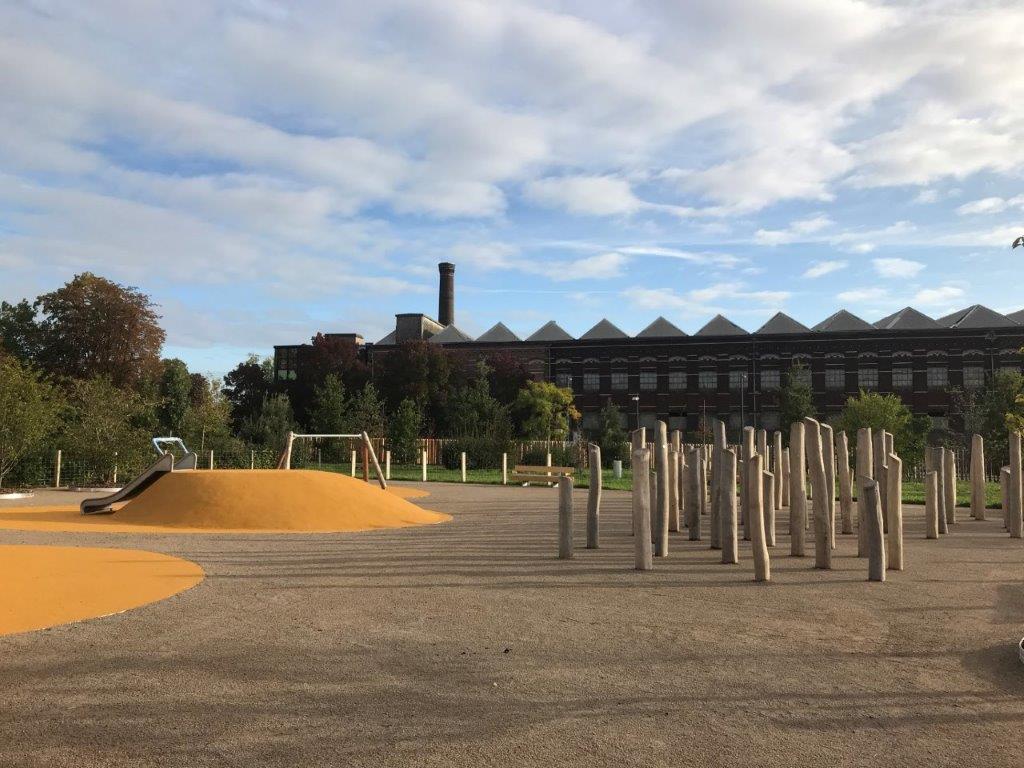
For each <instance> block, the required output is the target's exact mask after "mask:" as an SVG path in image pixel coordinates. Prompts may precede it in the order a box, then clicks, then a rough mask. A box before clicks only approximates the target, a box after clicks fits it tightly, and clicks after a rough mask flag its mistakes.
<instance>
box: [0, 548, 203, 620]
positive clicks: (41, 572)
mask: <svg viewBox="0 0 1024 768" xmlns="http://www.w3.org/2000/svg"><path fill="white" fill-rule="evenodd" d="M0 579H2V580H3V585H4V588H3V589H2V590H0V635H10V634H14V633H15V632H29V631H31V630H34V629H43V628H45V627H52V626H55V625H57V624H66V623H68V622H71V621H81V620H83V619H92V618H96V617H98V616H108V615H110V614H112V613H120V612H121V611H126V610H128V609H129V608H137V607H139V606H140V605H146V604H147V603H153V602H156V601H157V600H164V599H166V598H168V597H170V596H171V595H175V594H177V593H178V592H183V591H184V590H186V589H189V588H190V587H194V586H195V585H196V584H198V583H199V582H200V581H202V580H203V569H202V568H200V567H199V566H198V565H196V564H195V563H193V562H190V561H188V560H181V559H179V558H177V557H171V556H170V555H161V554H158V553H156V552H144V551H142V550H138V549H93V548H91V547H89V548H87V547H30V546H20V545H18V546H15V545H0Z"/></svg>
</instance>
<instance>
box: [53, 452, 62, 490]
mask: <svg viewBox="0 0 1024 768" xmlns="http://www.w3.org/2000/svg"><path fill="white" fill-rule="evenodd" d="M60 463H61V450H60V448H58V449H57V459H56V461H55V462H54V465H53V487H54V488H60Z"/></svg>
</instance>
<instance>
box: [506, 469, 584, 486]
mask: <svg viewBox="0 0 1024 768" xmlns="http://www.w3.org/2000/svg"><path fill="white" fill-rule="evenodd" d="M575 471H576V468H575V467H530V466H525V465H517V466H516V468H515V471H514V472H512V476H511V477H510V478H509V480H511V481H512V482H513V483H548V484H550V483H557V482H558V478H560V477H572V473H573V472H575Z"/></svg>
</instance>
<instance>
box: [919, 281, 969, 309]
mask: <svg viewBox="0 0 1024 768" xmlns="http://www.w3.org/2000/svg"><path fill="white" fill-rule="evenodd" d="M963 296H964V289H963V288H958V287H957V286H954V285H943V286H940V287H938V288H922V289H921V290H919V291H918V292H917V293H915V294H914V299H913V302H914V303H915V304H922V305H935V304H939V305H945V304H946V303H947V302H950V301H953V300H954V299H960V298H963Z"/></svg>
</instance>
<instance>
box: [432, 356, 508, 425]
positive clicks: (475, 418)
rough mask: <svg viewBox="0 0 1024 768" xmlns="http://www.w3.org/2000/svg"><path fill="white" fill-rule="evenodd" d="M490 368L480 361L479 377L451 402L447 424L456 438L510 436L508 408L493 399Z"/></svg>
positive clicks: (457, 389)
mask: <svg viewBox="0 0 1024 768" xmlns="http://www.w3.org/2000/svg"><path fill="white" fill-rule="evenodd" d="M490 374H491V368H490V366H489V365H488V364H487V363H486V362H485V361H483V360H479V361H477V364H476V376H475V377H474V378H473V379H471V380H470V381H468V382H466V384H465V385H463V386H461V387H458V388H456V389H455V391H454V392H453V396H452V397H450V398H449V400H448V408H447V413H446V421H447V424H448V433H449V434H450V435H452V436H454V437H485V436H493V437H497V438H503V439H505V438H508V437H511V421H510V420H509V415H508V408H507V407H506V406H504V405H502V404H501V403H500V402H499V401H498V399H497V398H495V397H492V396H491V383H490Z"/></svg>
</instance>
